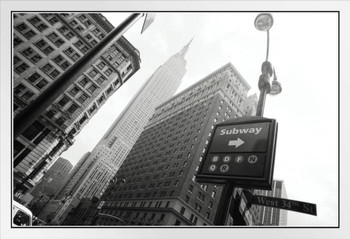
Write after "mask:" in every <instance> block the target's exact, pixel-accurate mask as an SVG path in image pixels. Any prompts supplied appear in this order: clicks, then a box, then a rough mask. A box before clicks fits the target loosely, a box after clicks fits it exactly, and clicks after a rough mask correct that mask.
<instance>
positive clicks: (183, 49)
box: [180, 37, 194, 57]
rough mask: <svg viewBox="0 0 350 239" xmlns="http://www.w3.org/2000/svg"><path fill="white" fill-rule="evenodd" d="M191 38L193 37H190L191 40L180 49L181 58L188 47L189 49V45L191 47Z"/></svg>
mask: <svg viewBox="0 0 350 239" xmlns="http://www.w3.org/2000/svg"><path fill="white" fill-rule="evenodd" d="M193 38H194V37H192V39H191V40H190V42H189V43H187V45H185V46H184V47H183V48H182V50H181V51H180V55H181V56H182V57H185V55H186V53H187V51H188V49H189V47H190V45H191V42H192V41H193Z"/></svg>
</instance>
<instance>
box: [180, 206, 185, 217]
mask: <svg viewBox="0 0 350 239" xmlns="http://www.w3.org/2000/svg"><path fill="white" fill-rule="evenodd" d="M180 213H181V215H184V213H185V208H184V207H181V210H180Z"/></svg>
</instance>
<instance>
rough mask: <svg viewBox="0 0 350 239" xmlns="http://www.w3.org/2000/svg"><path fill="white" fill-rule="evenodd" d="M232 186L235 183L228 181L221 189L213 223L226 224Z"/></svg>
mask: <svg viewBox="0 0 350 239" xmlns="http://www.w3.org/2000/svg"><path fill="white" fill-rule="evenodd" d="M234 187H235V185H234V183H233V182H228V183H226V184H225V186H224V188H223V189H222V192H221V196H220V201H219V205H218V207H217V210H216V215H215V219H214V225H226V221H227V216H228V213H229V209H230V205H231V201H232V194H233V190H234Z"/></svg>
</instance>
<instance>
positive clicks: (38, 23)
mask: <svg viewBox="0 0 350 239" xmlns="http://www.w3.org/2000/svg"><path fill="white" fill-rule="evenodd" d="M28 21H29V22H30V23H31V24H32V25H33V26H34V27H36V28H37V29H38V30H39V31H41V32H42V31H44V30H45V29H46V28H48V26H47V25H46V24H45V23H43V22H42V21H41V20H40V19H39V17H37V16H35V17H33V18H31V19H29V20H28Z"/></svg>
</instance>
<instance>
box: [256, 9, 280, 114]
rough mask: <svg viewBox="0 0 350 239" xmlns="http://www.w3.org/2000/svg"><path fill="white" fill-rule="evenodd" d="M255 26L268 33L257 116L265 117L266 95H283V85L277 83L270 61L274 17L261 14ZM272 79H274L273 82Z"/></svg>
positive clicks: (260, 78)
mask: <svg viewBox="0 0 350 239" xmlns="http://www.w3.org/2000/svg"><path fill="white" fill-rule="evenodd" d="M254 25H255V28H256V29H258V30H259V31H266V33H267V47H266V60H265V61H264V62H263V63H262V65H261V73H262V74H261V75H260V77H259V83H258V86H259V90H260V96H259V101H258V107H257V111H256V116H263V114H264V106H265V98H266V94H270V95H277V94H279V93H281V91H282V87H281V83H280V82H278V81H277V76H276V72H275V68H274V67H273V65H272V64H271V62H269V61H268V57H269V44H270V36H269V30H270V28H271V27H272V25H273V17H272V15H271V14H269V13H261V14H259V15H258V16H257V17H256V18H255V21H254ZM270 79H273V80H272V82H271V80H270Z"/></svg>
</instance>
